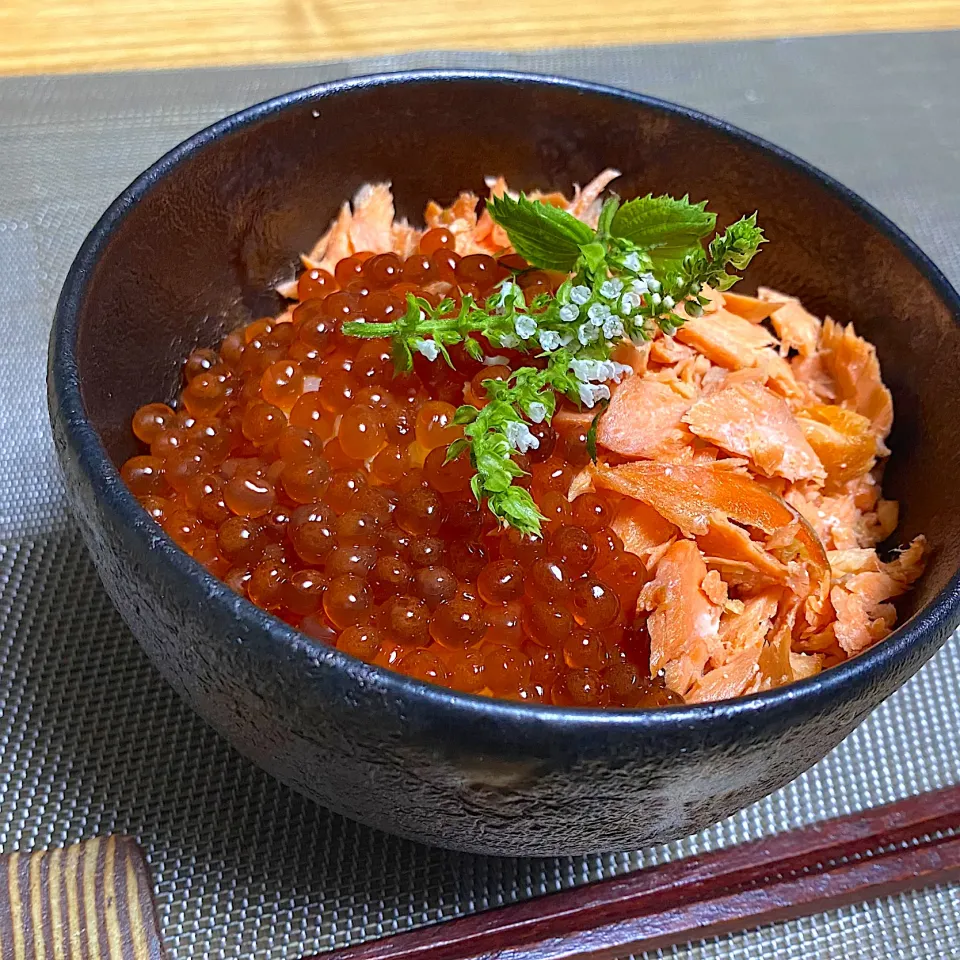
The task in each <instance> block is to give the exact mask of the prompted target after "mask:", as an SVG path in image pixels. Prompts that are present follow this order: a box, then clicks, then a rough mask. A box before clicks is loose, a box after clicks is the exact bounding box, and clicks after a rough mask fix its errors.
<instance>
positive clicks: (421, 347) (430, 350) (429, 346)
mask: <svg viewBox="0 0 960 960" xmlns="http://www.w3.org/2000/svg"><path fill="white" fill-rule="evenodd" d="M413 346H414V349H415V350H416V351H417V353H419V354H422V355H423V356H424V357H426V358H427V359H428V360H436V359H437V357H439V356H440V348H439V347H438V346H437V345H436V344H435V343H434V342H433V340H415V341H414V343H413Z"/></svg>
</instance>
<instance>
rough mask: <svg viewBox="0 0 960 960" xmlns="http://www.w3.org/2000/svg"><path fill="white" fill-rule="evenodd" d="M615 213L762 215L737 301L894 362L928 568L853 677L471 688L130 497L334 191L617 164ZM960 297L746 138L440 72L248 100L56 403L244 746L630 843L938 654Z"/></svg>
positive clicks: (64, 315) (294, 769)
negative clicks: (821, 324) (249, 582)
mask: <svg viewBox="0 0 960 960" xmlns="http://www.w3.org/2000/svg"><path fill="white" fill-rule="evenodd" d="M608 165H611V166H615V167H618V168H619V169H621V170H622V171H623V172H624V176H623V177H622V179H620V180H619V181H618V182H617V189H618V191H619V192H620V193H621V195H623V196H627V197H629V196H633V195H636V194H642V193H643V194H645V193H647V192H648V191H651V190H652V191H653V192H654V193H659V192H664V191H665V192H669V193H673V194H684V193H687V192H689V193H690V195H691V196H693V197H694V198H696V199H700V198H709V200H710V202H711V207H712V208H713V209H715V210H716V211H717V212H718V213H719V215H720V221H721V222H725V221H730V220H732V219H733V218H735V217H737V216H739V215H740V214H741V213H743V212H749V211H752V210H759V211H760V213H761V217H762V222H763V226H764V228H765V229H766V231H767V235H768V237H769V239H770V243H769V244H768V245H767V246H766V247H765V248H764V252H763V254H762V256H760V257H758V258H757V260H756V261H755V266H754V267H752V268H751V271H750V274H749V276H748V277H747V279H746V281H745V282H744V284H743V288H744V289H745V290H749V289H751V288H752V287H753V286H754V285H755V284H756V283H757V282H762V283H766V284H768V285H771V286H774V287H777V288H780V289H783V290H788V291H791V292H792V293H795V294H798V295H800V296H801V297H803V299H804V301H805V302H806V303H807V304H808V305H809V306H810V308H811V309H813V310H814V311H816V312H817V313H819V314H821V315H822V314H828V313H829V314H830V315H832V316H833V317H835V318H838V319H842V320H845V321H846V320H854V321H856V324H857V329H858V330H859V331H860V332H861V333H863V334H864V335H866V336H867V337H868V338H870V339H871V340H872V341H873V342H874V343H876V345H877V349H878V350H879V354H880V359H881V361H882V364H883V369H884V374H885V376H886V378H887V381H888V382H889V384H890V386H891V388H892V390H893V393H894V396H895V401H896V411H897V425H896V429H895V432H894V434H893V437H892V439H891V446H892V447H893V450H894V456H893V459H892V462H891V464H890V469H889V472H888V474H887V489H888V490H889V492H890V494H891V495H893V496H896V497H898V498H900V500H901V504H902V521H901V526H900V529H899V530H898V532H897V536H898V537H899V539H900V540H909V539H910V538H911V537H913V536H914V535H915V534H918V533H925V534H926V535H927V536H928V537H929V539H930V541H931V543H932V546H933V556H932V560H931V562H930V567H929V570H928V571H927V573H926V574H925V576H924V577H923V579H922V580H921V582H920V583H919V585H918V587H917V588H916V590H915V591H914V592H913V593H912V594H911V595H910V597H909V598H908V599H907V601H906V603H905V605H904V609H903V617H904V623H903V625H902V626H901V627H900V628H899V629H898V630H897V631H896V632H895V633H894V634H893V635H892V636H891V637H889V638H888V639H887V640H885V641H884V642H882V643H880V644H879V645H877V646H876V647H875V648H873V649H872V650H870V651H869V652H867V653H866V654H864V655H863V656H861V657H859V658H857V659H855V660H853V661H852V662H850V663H847V664H844V665H843V666H840V667H837V668H836V669H834V670H830V671H828V672H826V673H824V674H822V675H821V676H818V677H815V678H813V679H810V680H807V681H804V682H801V683H797V684H795V685H793V686H789V687H786V688H784V689H780V690H775V691H773V692H770V693H765V694H760V695H757V696H752V697H747V698H744V699H741V700H736V701H730V702H725V703H718V704H712V705H708V706H696V707H685V708H679V709H669V710H660V711H629V712H628V711H621V710H609V711H590V710H567V709H558V708H552V707H534V706H522V705H519V704H515V703H508V702H500V701H496V700H489V699H483V698H479V697H471V696H465V695H460V694H456V693H452V692H450V691H448V690H445V689H440V688H437V687H432V686H428V685H425V684H423V683H420V682H418V681H415V680H411V679H408V678H406V677H403V676H400V675H399V674H395V673H391V672H388V671H386V670H382V669H379V668H377V667H374V666H370V665H368V664H366V663H361V662H358V661H356V660H354V659H352V658H350V657H349V656H346V655H344V654H342V653H339V652H337V651H336V650H334V649H330V648H327V647H325V646H318V645H317V644H316V643H314V642H312V641H310V640H309V639H307V638H306V637H304V636H302V635H300V634H299V633H297V632H296V631H295V630H292V629H290V628H289V627H288V626H286V625H285V624H284V623H282V622H281V621H279V620H276V619H274V618H273V617H271V616H269V615H268V614H266V613H264V612H262V611H261V610H258V609H257V608H256V607H255V606H253V605H252V604H251V603H248V602H247V601H246V600H244V599H241V598H240V597H239V596H237V595H236V594H234V593H233V592H231V591H230V590H229V589H228V588H227V587H226V586H224V585H223V584H222V583H220V582H218V581H217V580H215V579H214V578H213V577H211V576H210V575H209V574H207V573H206V572H205V571H204V570H203V568H202V567H201V566H200V565H198V564H197V563H195V562H194V561H193V560H191V559H190V558H189V557H188V556H186V554H184V553H181V552H180V551H179V550H178V549H177V548H176V547H175V546H174V545H173V543H172V542H171V541H170V540H168V539H167V537H166V536H165V535H164V534H163V533H162V532H161V531H160V529H159V528H158V527H157V526H155V525H154V523H153V522H152V521H151V520H150V519H148V517H147V516H146V514H145V513H144V512H143V511H142V510H141V509H140V507H139V506H138V504H137V502H136V501H135V500H134V498H133V497H132V496H131V495H130V494H129V493H128V492H127V490H126V489H125V487H124V485H123V484H122V483H121V480H120V477H119V474H118V471H117V467H118V465H119V464H121V463H122V462H123V461H124V460H125V459H126V458H127V457H128V456H130V455H131V454H132V453H133V452H134V441H133V438H132V436H131V433H130V429H129V423H130V417H131V414H132V413H133V412H134V410H135V409H136V408H137V407H138V406H140V405H141V404H143V403H145V402H147V401H151V400H156V399H160V398H170V397H171V396H173V394H174V391H175V388H176V385H177V381H178V374H179V368H180V362H181V360H182V358H183V357H184V356H185V355H186V354H187V353H188V352H189V351H190V350H191V349H192V348H193V347H194V346H196V345H198V344H199V345H212V344H216V343H217V342H218V340H219V339H220V338H221V337H222V336H223V334H224V333H225V332H226V331H228V330H230V329H231V328H233V327H234V326H236V325H238V324H240V323H242V322H244V321H247V320H249V319H250V318H251V317H255V316H258V315H262V314H264V313H267V312H270V311H273V310H275V309H276V308H277V306H278V302H277V298H276V297H275V296H274V294H273V293H272V292H271V288H272V285H273V284H274V282H276V281H277V280H278V279H279V278H282V277H287V276H289V275H290V272H291V267H292V265H293V264H294V263H295V262H296V258H297V254H298V253H299V251H301V250H304V249H307V248H309V247H310V245H311V244H312V242H313V241H314V239H315V238H316V237H317V235H318V234H319V233H320V232H322V231H323V230H324V229H325V227H326V225H327V223H328V222H329V220H330V219H331V217H332V216H333V214H334V213H335V211H336V209H337V207H338V205H339V204H340V202H341V201H342V200H343V199H344V198H346V197H349V196H351V195H352V194H353V192H354V191H355V190H356V188H357V187H358V186H359V185H360V184H362V183H364V182H366V181H371V180H392V181H393V186H394V191H395V194H396V200H397V206H398V212H399V213H400V214H406V215H408V216H410V217H411V218H413V219H416V218H417V217H418V216H419V214H420V212H421V210H422V208H423V204H424V202H425V201H426V200H427V199H428V198H431V197H434V198H438V199H440V200H449V199H451V198H452V197H453V196H455V194H456V193H457V191H459V190H460V189H461V188H467V187H472V188H473V189H475V190H476V191H477V192H478V193H482V190H483V176H484V175H485V174H490V173H503V174H505V175H506V177H507V179H508V180H509V182H510V183H511V185H513V186H514V187H516V188H520V189H530V188H533V187H535V186H536V187H541V188H551V189H560V190H565V191H566V190H569V189H570V185H571V183H572V182H575V181H578V182H580V183H584V182H586V181H587V180H588V179H589V178H590V177H592V176H593V175H594V174H595V173H597V172H598V171H599V170H600V169H601V168H603V167H605V166H608ZM958 318H960V301H958V297H957V294H956V293H955V292H954V291H953V290H952V289H951V288H950V286H949V285H948V284H947V282H946V280H945V279H944V277H943V276H942V275H941V274H940V272H939V271H938V270H937V269H936V268H935V267H934V266H933V264H932V263H931V262H930V261H929V260H928V259H927V258H926V257H925V256H924V255H923V254H922V253H921V252H920V251H919V250H918V249H917V248H916V247H915V246H914V245H913V244H912V243H911V242H910V241H909V240H908V239H907V238H906V237H905V236H904V235H903V234H902V233H900V231H899V230H897V228H896V227H895V226H894V225H893V224H891V223H890V222H889V221H887V220H886V219H884V218H883V217H882V216H881V215H880V214H879V213H877V211H875V210H873V209H872V208H871V207H869V206H868V205H867V204H866V203H864V202H863V201H862V200H860V199H859V198H858V197H856V196H854V195H853V194H851V193H850V192H849V191H848V190H846V189H844V188H843V187H842V186H840V185H839V184H837V183H835V182H833V181H832V180H830V179H829V178H828V177H826V176H824V175H823V174H822V173H820V172H818V171H817V170H814V169H812V168H811V167H809V166H807V165H806V164H804V163H802V162H800V161H799V160H797V159H796V158H794V157H791V156H789V155H788V154H785V153H784V152H783V151H781V150H779V149H777V148H775V147H772V146H770V145H769V144H766V143H763V142H761V141H760V140H758V139H756V138H755V137H752V136H749V135H747V134H745V133H743V132H741V131H739V130H735V129H733V128H731V127H729V126H727V125H726V124H723V123H720V122H718V121H716V120H712V119H710V118H707V117H703V116H700V115H698V114H695V113H692V112H691V111H689V110H685V109H682V108H680V107H676V106H672V105H670V104H666V103H662V102H658V101H655V100H651V99H649V98H646V97H641V96H635V95H631V94H626V93H622V92H620V91H617V90H611V89H606V88H602V87H597V86H593V85H589V84H581V83H572V82H568V81H561V80H555V79H548V78H543V77H531V76H518V75H509V74H503V75H495V74H487V73H447V72H429V73H414V74H403V75H391V76H380V77H368V78H364V79H360V80H352V81H347V82H342V83H331V84H325V85H322V86H319V87H314V88H311V89H308V90H303V91H300V92H297V93H291V94H289V95H287V96H283V97H279V98H277V99H275V100H271V101H269V102H267V103H264V104H261V105H259V106H255V107H252V108H250V109H249V110H245V111H243V112H241V113H239V114H236V115H235V116H233V117H230V118H228V119H226V120H223V121H222V122H220V123H218V124H216V125H214V126H213V127H210V128H209V129H207V130H205V131H203V132H202V133H199V134H197V135H196V136H194V137H192V138H191V139H190V140H188V141H187V142H186V143H184V144H182V145H181V146H180V147H177V148H176V149H175V150H174V151H172V152H171V153H169V154H168V155H167V156H165V157H164V158H163V159H162V160H160V161H159V162H158V163H157V164H155V165H154V166H153V167H151V168H150V169H149V170H148V171H147V172H146V173H144V174H143V175H142V176H141V177H140V178H138V179H137V180H136V181H135V182H134V183H133V184H132V185H131V186H130V187H129V188H128V189H127V190H126V191H124V193H123V194H122V196H120V198H119V199H118V200H117V201H116V202H115V203H114V204H113V205H112V206H111V207H110V209H109V210H108V211H107V212H106V213H105V214H104V216H103V218H102V219H101V220H100V222H99V223H98V224H97V226H96V227H95V228H94V230H93V232H92V233H91V234H90V236H89V237H88V238H87V240H86V242H85V243H84V244H83V247H82V249H81V250H80V253H79V254H78V256H77V259H76V261H75V263H74V265H73V268H72V269H71V271H70V275H69V277H68V278H67V282H66V285H65V287H64V290H63V294H62V296H61V299H60V303H59V306H58V308H57V315H56V322H55V324H54V328H53V334H52V338H51V345H50V371H49V396H50V411H51V416H52V420H53V429H54V436H55V439H56V447H57V452H58V454H59V457H60V461H61V463H62V466H63V471H64V474H65V476H66V482H67V488H68V490H69V495H70V499H71V501H72V503H73V507H74V509H75V511H76V514H77V517H78V519H79V521H80V524H81V527H82V529H83V533H84V536H85V538H86V541H87V543H88V545H89V548H90V551H91V553H92V555H93V558H94V560H95V562H96V564H97V567H98V568H99V571H100V574H101V576H102V578H103V582H104V584H105V586H106V588H107V590H108V591H109V593H110V595H111V596H112V598H113V600H114V601H115V603H116V604H117V606H118V607H119V609H120V611H121V613H122V614H123V616H124V618H125V619H126V621H127V622H128V623H129V625H130V627H131V629H132V630H133V632H134V633H135V634H136V636H137V637H138V639H139V640H140V642H141V644H142V645H143V647H144V648H145V650H146V651H147V653H148V654H149V656H150V657H151V658H152V659H153V660H154V662H155V663H156V664H157V666H158V667H159V668H160V670H162V671H163V673H164V675H165V676H166V677H167V678H168V680H169V681H170V682H171V683H172V684H173V685H174V687H176V689H177V690H178V691H179V692H180V693H181V694H182V695H183V696H184V697H185V698H186V699H187V700H188V702H189V703H190V704H192V706H193V707H194V708H195V709H196V710H197V711H198V712H199V713H200V714H202V715H203V716H204V717H205V718H206V719H207V720H208V721H209V722H210V723H211V724H212V725H213V726H214V727H216V729H217V730H219V731H220V732H221V733H222V734H223V735H224V736H225V737H227V738H228V739H229V740H230V741H231V742H232V743H234V744H235V745H236V746H237V748H238V749H239V750H241V751H242V752H243V753H245V754H246V755H247V756H249V757H251V758H252V759H253V760H254V761H256V762H257V763H258V764H260V765H261V766H262V767H264V768H265V769H266V770H268V771H270V772H271V773H273V774H274V775H276V776H277V777H279V778H280V779H281V780H283V781H285V782H287V783H289V784H291V785H292V786H293V787H295V788H296V789H297V790H299V791H301V792H302V793H304V794H307V795H308V796H310V797H313V798H315V799H316V800H318V801H319V802H320V803H323V804H325V805H327V806H329V807H331V808H333V809H335V810H337V811H340V812H342V813H344V814H347V815H348V816H351V817H355V818H356V819H358V820H361V821H363V822H365V823H368V824H371V825H373V826H375V827H379V828H382V829H384V830H388V831H391V832H394V833H398V834H402V835H404V836H407V837H412V838H415V839H417V840H422V841H425V842H428V843H434V844H440V845H443V846H447V847H454V848H459V849H462V850H471V851H479V852H484V853H495V854H556V853H561V854H573V853H577V852H582V851H595V850H611V849H625V848H630V847H637V846H640V845H643V844H648V843H652V842H659V841H665V840H669V839H671V838H676V837H680V836H682V835H685V834H689V833H691V832H694V831H697V830H700V829H702V828H704V827H706V826H708V825H709V824H712V823H714V822H715V821H717V820H719V819H721V818H723V817H726V816H728V815H730V814H732V813H734V812H735V811H737V810H738V809H740V808H741V807H743V806H745V805H746V804H748V803H750V802H751V801H753V800H756V799H758V798H759V797H762V796H763V795H764V794H767V793H769V792H770V791H772V790H775V789H777V788H778V787H780V786H782V785H783V784H785V783H787V782H788V781H790V780H792V779H793V778H794V777H796V776H797V775H798V774H800V773H802V772H803V771H804V770H806V769H807V768H808V767H809V766H810V765H811V764H813V763H814V762H816V761H817V760H819V759H820V758H821V757H823V756H824V754H826V753H827V752H828V751H829V750H831V749H832V748H833V747H834V746H836V745H837V744H838V743H839V742H840V741H841V740H842V739H843V738H844V737H845V736H846V735H847V734H848V733H849V732H850V731H851V730H852V729H853V728H854V727H855V726H856V725H857V724H858V723H859V722H860V721H861V720H863V718H864V717H865V716H866V715H867V714H868V713H869V712H870V711H871V710H872V709H873V708H874V707H876V706H877V705H878V704H879V703H880V702H881V701H882V700H883V699H884V698H885V697H886V696H888V695H889V694H890V693H891V692H892V691H893V690H895V689H896V688H897V687H899V686H900V684H902V683H903V682H904V681H905V680H906V679H907V678H908V677H910V676H911V675H912V674H913V673H914V672H915V671H916V670H917V669H918V668H919V667H920V665H921V664H922V663H923V662H924V661H925V660H927V659H928V658H929V657H930V656H931V655H932V654H933V653H934V651H936V650H937V648H938V647H939V646H940V645H941V644H942V643H943V642H944V640H945V639H946V637H947V636H948V634H949V633H950V631H951V630H952V629H953V627H954V626H955V625H956V623H957V620H958V613H960V584H958V577H957V567H958V552H960V484H958V483H957V476H958V473H960V471H958V466H960V464H958V452H957V451H958V449H960V383H958V378H957V369H958V367H960V325H958Z"/></svg>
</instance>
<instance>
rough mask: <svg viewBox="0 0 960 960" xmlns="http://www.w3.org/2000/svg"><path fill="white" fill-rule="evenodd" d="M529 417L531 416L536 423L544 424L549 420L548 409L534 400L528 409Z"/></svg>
mask: <svg viewBox="0 0 960 960" xmlns="http://www.w3.org/2000/svg"><path fill="white" fill-rule="evenodd" d="M527 416H529V417H530V419H531V420H532V421H533V422H534V423H543V421H544V420H546V419H547V408H546V406H545V405H544V404H542V403H540V402H539V401H537V400H534V401H533V403H531V404H530V406H529V407H528V408H527Z"/></svg>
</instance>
